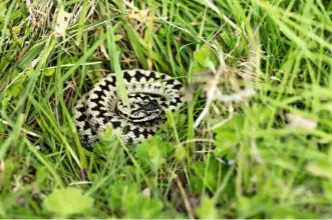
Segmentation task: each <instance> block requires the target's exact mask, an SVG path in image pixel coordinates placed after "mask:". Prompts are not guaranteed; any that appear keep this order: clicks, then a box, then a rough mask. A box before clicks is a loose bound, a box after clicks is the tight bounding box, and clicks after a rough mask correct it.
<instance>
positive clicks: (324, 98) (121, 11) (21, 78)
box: [0, 0, 332, 218]
mask: <svg viewBox="0 0 332 220" xmlns="http://www.w3.org/2000/svg"><path fill="white" fill-rule="evenodd" d="M65 12H67V13H69V14H66V13H65ZM0 15H1V16H0V33H1V38H0V108H1V110H0V144H1V145H0V216H1V217H3V218H50V217H62V218H65V217H75V218H86V217H95V218H111V217H115V218H331V217H332V205H331V204H332V145H331V143H332V122H331V118H332V93H331V89H332V88H331V87H332V75H331V74H332V72H331V66H332V56H331V51H332V44H331V32H332V21H331V16H332V3H331V2H330V1H324V0H303V1H295V0H286V1H282V0H276V1H265V0H249V1H246V0H225V1H223V0H213V1H212V0H195V1H192V0H163V1H158V0H147V1H135V2H134V3H131V2H130V1H126V0H123V1H120V0H115V1H96V0H90V1H88V0H82V1H79V0H70V1H52V0H45V1H41V0H27V1H22V0H11V1H10V0H1V1H0ZM60 15H61V16H63V17H61V16H60ZM61 18H62V20H61ZM67 23H68V26H67ZM136 68H142V69H153V70H155V71H159V72H163V73H167V74H169V75H171V76H173V77H174V78H178V79H179V80H180V81H181V82H183V84H185V85H186V86H187V91H186V98H187V103H186V105H185V106H184V108H183V109H182V110H181V111H180V112H178V113H176V114H169V115H168V121H167V123H166V124H165V126H164V127H163V128H162V129H161V130H160V131H159V132H158V133H157V134H156V135H155V136H154V137H153V138H152V139H150V140H147V141H144V142H142V143H140V144H137V145H136V146H130V147H129V146H125V145H123V144H122V143H121V141H119V140H118V139H116V138H110V135H109V133H108V132H109V131H105V132H104V133H103V134H101V136H102V137H103V138H102V140H101V141H100V143H98V144H97V145H96V146H95V149H94V152H89V151H86V150H85V149H83V148H82V146H81V144H80V141H79V137H78V135H77V132H76V130H75V126H74V121H73V116H72V108H73V105H74V104H75V102H76V101H77V100H78V98H79V97H81V95H82V94H84V93H85V92H87V91H88V90H89V89H90V88H91V85H93V84H94V83H96V82H97V81H98V80H99V79H100V78H102V77H103V76H104V75H105V74H107V73H109V72H116V73H117V74H118V77H120V76H121V69H122V70H124V69H136Z"/></svg>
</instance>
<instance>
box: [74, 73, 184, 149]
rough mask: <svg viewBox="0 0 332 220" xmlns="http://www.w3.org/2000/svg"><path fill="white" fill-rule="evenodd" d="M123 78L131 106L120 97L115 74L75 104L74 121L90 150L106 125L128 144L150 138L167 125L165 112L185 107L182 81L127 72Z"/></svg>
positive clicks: (164, 76)
mask: <svg viewBox="0 0 332 220" xmlns="http://www.w3.org/2000/svg"><path fill="white" fill-rule="evenodd" d="M123 79H124V83H125V87H126V89H127V95H128V100H129V106H127V105H125V104H124V103H123V102H122V101H121V99H120V98H119V92H118V91H117V87H116V76H115V74H114V73H111V74H108V75H107V76H105V77H104V78H102V79H101V80H100V81H99V82H98V83H97V84H96V85H95V86H94V87H93V88H92V90H90V91H89V92H88V93H86V94H84V95H83V96H82V97H81V98H80V99H79V100H78V102H77V103H76V105H75V107H74V118H75V123H76V128H77V131H78V133H79V136H80V139H81V142H82V145H83V146H84V147H85V148H87V149H90V150H91V149H92V146H93V144H94V143H95V142H96V141H97V140H98V134H99V133H100V132H102V131H104V130H105V129H106V127H107V126H111V127H112V128H113V129H112V134H117V135H119V136H120V137H121V138H122V139H123V141H124V142H125V143H126V144H128V145H131V144H136V143H138V142H140V141H142V140H144V139H147V138H150V137H151V136H152V135H154V133H155V132H156V131H157V130H158V129H159V128H160V127H161V126H162V125H163V124H164V123H165V121H166V114H165V111H175V110H177V109H178V108H179V107H180V106H181V105H182V104H183V97H182V93H183V86H182V84H181V82H179V81H178V80H175V79H173V78H171V77H170V76H168V75H166V74H164V73H159V72H155V71H150V70H139V69H137V70H124V71H123Z"/></svg>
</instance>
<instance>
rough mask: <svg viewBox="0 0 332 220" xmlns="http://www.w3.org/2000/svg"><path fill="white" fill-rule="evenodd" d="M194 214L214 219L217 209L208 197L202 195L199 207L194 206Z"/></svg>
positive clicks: (202, 217)
mask: <svg viewBox="0 0 332 220" xmlns="http://www.w3.org/2000/svg"><path fill="white" fill-rule="evenodd" d="M195 211H196V214H197V215H198V217H199V218H201V219H216V218H218V216H217V209H216V208H215V207H214V204H213V202H212V201H211V199H210V198H209V197H206V196H204V197H203V199H202V203H201V205H200V206H199V207H197V208H196V210H195Z"/></svg>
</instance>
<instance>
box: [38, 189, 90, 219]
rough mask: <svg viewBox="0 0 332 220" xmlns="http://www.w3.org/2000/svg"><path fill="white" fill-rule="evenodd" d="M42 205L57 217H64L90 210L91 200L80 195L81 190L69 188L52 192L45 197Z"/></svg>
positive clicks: (86, 196)
mask: <svg viewBox="0 0 332 220" xmlns="http://www.w3.org/2000/svg"><path fill="white" fill-rule="evenodd" d="M43 205H44V207H45V208H46V209H47V210H48V211H50V212H54V213H55V214H56V215H57V216H59V217H66V216H68V215H71V214H75V213H82V212H84V211H86V210H87V209H89V208H92V205H93V199H92V198H91V197H89V196H88V195H82V192H81V190H79V189H76V188H73V187H69V188H66V189H56V190H54V191H53V192H52V193H51V194H50V195H48V196H47V197H46V199H45V200H44V203H43Z"/></svg>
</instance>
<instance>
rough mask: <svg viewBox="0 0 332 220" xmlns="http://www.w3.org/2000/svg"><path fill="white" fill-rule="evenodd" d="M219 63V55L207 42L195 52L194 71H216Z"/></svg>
mask: <svg viewBox="0 0 332 220" xmlns="http://www.w3.org/2000/svg"><path fill="white" fill-rule="evenodd" d="M217 63H218V60H217V57H216V56H215V54H214V53H213V51H212V49H211V48H210V47H209V46H208V45H206V44H205V45H203V46H202V47H201V48H200V49H199V50H196V51H195V52H194V67H193V72H202V71H205V70H211V71H215V69H216V66H217Z"/></svg>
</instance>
